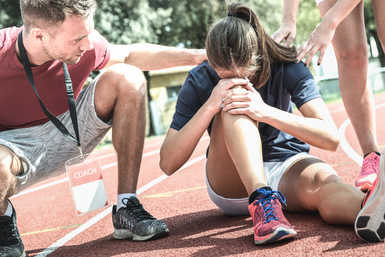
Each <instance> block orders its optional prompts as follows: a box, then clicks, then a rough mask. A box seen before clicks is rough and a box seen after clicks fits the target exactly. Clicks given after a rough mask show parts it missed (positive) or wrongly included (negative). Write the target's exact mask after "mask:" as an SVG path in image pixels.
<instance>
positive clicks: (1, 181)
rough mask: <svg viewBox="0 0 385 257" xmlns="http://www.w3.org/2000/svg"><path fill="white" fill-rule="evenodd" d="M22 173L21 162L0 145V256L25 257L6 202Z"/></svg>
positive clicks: (9, 204)
mask: <svg viewBox="0 0 385 257" xmlns="http://www.w3.org/2000/svg"><path fill="white" fill-rule="evenodd" d="M22 172H23V166H22V162H21V160H20V159H19V157H17V156H16V154H15V153H13V152H12V151H11V150H10V149H9V148H7V147H5V146H3V145H0V255H1V256H14V257H17V256H25V252H24V245H23V242H22V241H21V238H20V234H19V231H18V229H17V222H16V212H15V209H14V208H13V206H12V204H11V202H10V201H9V200H8V198H9V197H10V196H12V195H13V194H14V193H15V191H16V185H17V179H16V176H17V175H19V174H20V173H22Z"/></svg>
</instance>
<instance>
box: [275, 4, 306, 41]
mask: <svg viewBox="0 0 385 257" xmlns="http://www.w3.org/2000/svg"><path fill="white" fill-rule="evenodd" d="M300 1H301V0H284V1H283V14H282V23H281V26H280V27H279V29H278V30H277V31H276V32H274V33H273V36H272V37H273V39H274V40H275V41H276V42H278V43H285V44H286V45H287V46H290V45H291V44H292V43H293V41H294V38H295V35H296V24H297V13H298V5H299V2H300Z"/></svg>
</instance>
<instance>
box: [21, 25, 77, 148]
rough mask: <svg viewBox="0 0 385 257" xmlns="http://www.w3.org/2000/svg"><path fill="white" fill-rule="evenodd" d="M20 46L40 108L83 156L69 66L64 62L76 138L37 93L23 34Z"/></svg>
mask: <svg viewBox="0 0 385 257" xmlns="http://www.w3.org/2000/svg"><path fill="white" fill-rule="evenodd" d="M18 46H19V52H20V58H21V61H22V63H23V66H24V70H25V73H26V74H27V77H28V80H29V82H31V85H32V89H33V91H34V93H35V95H36V97H37V99H38V100H39V103H40V106H41V108H42V109H43V111H44V113H45V115H47V117H48V118H49V119H50V120H51V121H52V123H53V124H54V125H55V127H56V128H58V129H59V130H60V132H61V133H63V135H64V136H66V137H68V138H70V139H71V140H73V141H75V142H76V143H77V145H78V147H79V149H80V153H81V154H82V150H81V145H80V136H79V126H78V119H77V115H76V106H75V98H74V91H73V89H72V81H71V77H70V74H69V72H68V67H67V64H65V63H64V62H63V69H64V83H65V86H66V92H67V98H68V106H69V110H70V115H71V120H72V126H73V128H74V131H75V135H76V138H75V137H74V136H73V135H71V133H70V132H69V131H68V129H67V128H66V127H65V126H64V124H63V123H62V122H61V121H60V120H59V119H58V118H56V117H55V115H53V114H52V113H50V112H49V111H48V110H47V108H46V107H45V105H44V103H43V101H42V100H41V98H40V96H39V93H38V92H37V89H36V87H35V82H34V79H33V74H32V70H31V63H30V62H29V59H28V56H27V52H26V51H25V48H24V44H23V37H22V32H20V33H19V37H18Z"/></svg>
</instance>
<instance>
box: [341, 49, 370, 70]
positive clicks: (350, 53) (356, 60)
mask: <svg viewBox="0 0 385 257" xmlns="http://www.w3.org/2000/svg"><path fill="white" fill-rule="evenodd" d="M335 54H336V57H337V59H338V62H339V63H342V64H343V65H344V66H346V67H349V68H350V69H362V67H364V66H365V65H366V63H367V62H368V49H367V45H366V44H358V45H354V46H345V47H342V48H341V49H336V50H335Z"/></svg>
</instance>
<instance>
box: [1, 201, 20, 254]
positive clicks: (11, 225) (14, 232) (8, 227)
mask: <svg viewBox="0 0 385 257" xmlns="http://www.w3.org/2000/svg"><path fill="white" fill-rule="evenodd" d="M10 204H11V203H10ZM11 206H12V211H13V212H12V216H11V217H9V216H0V257H24V256H25V252H24V245H23V242H22V241H21V238H20V234H19V230H18V229H17V226H16V212H15V209H14V208H13V205H12V204H11Z"/></svg>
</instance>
